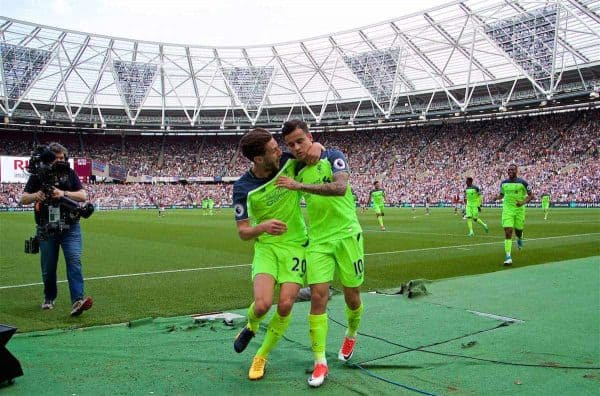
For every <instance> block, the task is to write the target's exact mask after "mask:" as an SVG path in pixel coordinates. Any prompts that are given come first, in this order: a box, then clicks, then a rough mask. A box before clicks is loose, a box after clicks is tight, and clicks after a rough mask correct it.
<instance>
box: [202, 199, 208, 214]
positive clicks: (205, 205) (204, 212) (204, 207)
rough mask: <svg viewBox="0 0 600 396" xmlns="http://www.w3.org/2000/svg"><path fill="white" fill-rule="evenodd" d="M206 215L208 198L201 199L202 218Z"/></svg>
mask: <svg viewBox="0 0 600 396" xmlns="http://www.w3.org/2000/svg"><path fill="white" fill-rule="evenodd" d="M207 214H208V198H202V216H206V215H207Z"/></svg>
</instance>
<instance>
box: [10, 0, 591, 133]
mask: <svg viewBox="0 0 600 396" xmlns="http://www.w3.org/2000/svg"><path fill="white" fill-rule="evenodd" d="M599 13H600V0H556V1H519V2H516V1H512V0H506V1H498V0H486V1H481V0H473V1H469V0H467V1H457V2H452V3H449V4H446V5H443V6H440V7H436V8H433V9H430V10H427V11H424V12H419V13H415V14H412V15H408V16H405V17H401V18H396V19H390V20H388V21H384V22H381V23H377V24H374V25H370V26H364V27H361V28H357V29H354V30H349V31H343V32H338V33H332V34H329V35H325V36H319V37H313V38H309V39H304V40H298V41H294V42H286V43H278V44H268V45H260V46H247V47H239V48H237V47H207V46H202V45H183V44H171V43H158V42H148V41H139V40H131V39H126V38H118V37H110V36H102V35H96V34H88V33H83V32H76V31H70V30H64V29H60V28H55V27H49V26H43V25H36V24H32V23H29V22H23V21H18V20H14V19H11V18H7V17H0V60H1V61H0V95H1V96H0V113H3V114H5V115H8V116H12V115H13V114H14V113H15V111H16V110H17V111H18V109H19V108H23V107H24V106H26V107H27V108H28V109H29V108H31V109H33V110H32V111H34V112H35V113H37V115H38V116H39V118H41V119H43V118H44V116H43V114H42V113H41V111H38V107H43V106H52V107H53V109H54V108H56V107H60V108H64V110H65V112H66V113H67V114H68V116H69V118H70V119H71V121H72V122H73V121H76V120H77V119H78V118H79V117H82V116H83V114H88V115H89V114H90V111H91V112H93V113H94V114H96V115H97V117H98V118H99V119H100V120H102V123H103V124H104V115H105V114H106V113H110V112H111V111H113V112H114V111H117V110H118V111H122V112H124V113H125V114H126V117H127V119H128V121H129V122H128V123H130V124H131V125H134V124H135V123H136V122H137V120H138V117H139V116H140V114H144V112H146V111H151V112H154V113H156V112H160V116H161V125H162V126H164V125H165V117H166V114H168V112H173V111H177V112H179V113H181V114H182V115H183V114H184V115H185V118H186V119H187V121H188V122H189V124H190V125H192V126H193V125H194V124H196V123H198V122H199V119H200V118H201V114H202V113H205V112H210V111H211V110H215V109H219V110H222V111H223V110H224V111H225V114H227V112H228V111H237V112H238V114H242V117H244V116H245V118H246V119H247V121H248V122H251V123H252V124H254V123H255V122H256V121H257V120H258V119H259V117H260V116H261V113H263V112H264V110H265V109H274V110H277V109H279V110H281V109H285V111H286V112H287V111H288V110H289V113H290V114H291V113H292V111H293V109H294V108H296V109H298V108H301V109H303V112H305V113H306V115H307V116H308V117H309V119H312V120H315V121H316V122H319V121H321V118H322V117H323V115H324V113H325V112H326V111H328V110H327V109H328V108H330V106H331V105H337V104H340V105H342V104H345V103H358V107H356V112H358V110H359V107H360V106H361V105H360V104H361V103H368V104H369V105H370V106H371V107H372V108H373V110H374V112H376V113H378V114H380V116H382V117H386V118H387V117H389V116H390V115H392V114H394V112H395V111H396V109H398V108H399V107H408V108H410V109H411V111H413V112H414V111H415V109H413V106H416V104H415V101H414V100H411V98H413V99H414V98H415V97H416V96H421V97H423V96H424V95H426V97H427V95H428V97H430V99H429V101H428V103H427V100H425V103H421V105H420V107H419V109H418V112H419V113H421V112H422V113H423V114H426V113H427V112H428V111H430V110H431V108H432V103H433V101H434V97H435V98H436V100H439V98H440V95H442V97H443V100H445V101H447V102H448V103H450V106H451V107H455V108H457V109H460V110H463V111H464V110H467V109H469V106H471V105H472V103H473V99H474V97H475V96H476V95H479V94H480V93H481V92H487V93H488V94H489V97H490V99H491V103H496V105H502V106H504V105H506V104H508V103H509V102H510V101H511V100H513V99H514V95H515V87H517V82H519V84H521V85H522V82H523V81H526V82H527V83H528V84H529V88H531V89H532V90H533V91H535V94H536V95H540V96H544V97H547V98H551V97H552V96H553V95H555V94H556V93H558V92H560V91H561V83H563V82H564V81H563V76H566V75H567V74H569V73H570V75H573V73H576V74H577V73H578V74H579V76H580V77H581V78H580V80H581V81H580V85H581V87H580V89H582V90H586V89H589V86H587V85H586V84H587V83H588V82H587V81H585V80H587V79H588V78H587V77H585V78H584V76H583V74H582V71H583V70H586V69H589V68H593V67H595V66H598V65H600V16H599ZM200 44H201V43H200ZM592 77H596V75H595V74H594V75H593V76H592ZM596 82H597V81H596V80H593V81H592V84H595V83H596ZM501 84H504V86H506V87H507V88H506V89H505V90H504V91H502V92H498V90H497V88H495V87H498V86H499V85H501ZM598 86H600V84H598ZM474 93H476V94H475V95H474ZM421 102H423V101H422V100H421ZM20 106H21V107H20ZM199 117H200V118H199ZM351 118H352V117H351Z"/></svg>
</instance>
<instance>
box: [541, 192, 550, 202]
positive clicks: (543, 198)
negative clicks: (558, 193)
mask: <svg viewBox="0 0 600 396" xmlns="http://www.w3.org/2000/svg"><path fill="white" fill-rule="evenodd" d="M542 203H543V204H549V203H550V194H543V195H542Z"/></svg>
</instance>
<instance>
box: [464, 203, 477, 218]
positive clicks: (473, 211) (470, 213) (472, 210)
mask: <svg viewBox="0 0 600 396" xmlns="http://www.w3.org/2000/svg"><path fill="white" fill-rule="evenodd" d="M466 214H467V218H473V219H476V218H478V217H479V209H478V208H477V206H475V205H467V211H466Z"/></svg>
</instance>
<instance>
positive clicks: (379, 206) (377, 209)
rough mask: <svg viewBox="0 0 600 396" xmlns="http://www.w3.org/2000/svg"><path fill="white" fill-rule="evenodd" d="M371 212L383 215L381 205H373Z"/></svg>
mask: <svg viewBox="0 0 600 396" xmlns="http://www.w3.org/2000/svg"><path fill="white" fill-rule="evenodd" d="M373 210H374V211H375V213H376V214H381V213H383V205H376V204H373Z"/></svg>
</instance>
